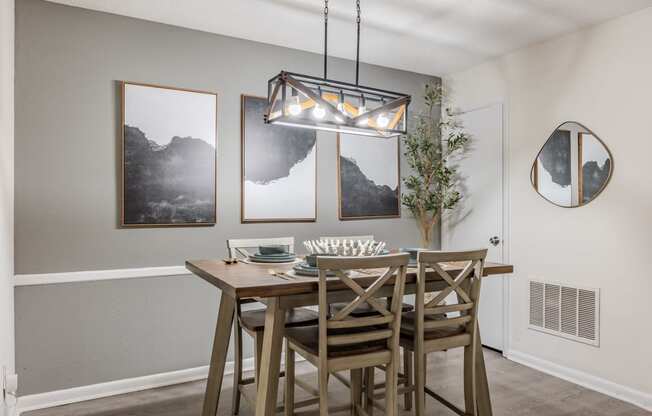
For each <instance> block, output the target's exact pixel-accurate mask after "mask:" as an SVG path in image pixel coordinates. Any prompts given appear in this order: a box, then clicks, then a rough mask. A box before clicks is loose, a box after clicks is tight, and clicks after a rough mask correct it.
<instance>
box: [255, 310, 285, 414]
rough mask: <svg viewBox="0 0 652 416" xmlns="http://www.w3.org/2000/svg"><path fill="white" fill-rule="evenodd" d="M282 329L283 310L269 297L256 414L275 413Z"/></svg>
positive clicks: (283, 323)
mask: <svg viewBox="0 0 652 416" xmlns="http://www.w3.org/2000/svg"><path fill="white" fill-rule="evenodd" d="M284 329H285V310H284V309H281V307H280V305H279V300H278V299H277V298H271V299H269V301H268V302H267V311H266V312H265V335H264V336H263V351H262V354H261V359H260V374H259V377H258V392H257V394H256V416H273V415H274V414H276V401H277V397H278V385H279V372H280V367H281V349H282V346H283V331H284Z"/></svg>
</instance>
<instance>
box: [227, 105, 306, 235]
mask: <svg viewBox="0 0 652 416" xmlns="http://www.w3.org/2000/svg"><path fill="white" fill-rule="evenodd" d="M266 106H267V99H266V98H263V97H254V96H249V95H242V97H241V123H242V128H241V156H242V164H241V210H240V212H241V222H242V223H255V222H313V221H316V219H317V133H316V132H315V131H314V130H308V129H300V128H293V127H287V126H282V125H270V124H265V122H264V121H263V114H264V113H265V109H266Z"/></svg>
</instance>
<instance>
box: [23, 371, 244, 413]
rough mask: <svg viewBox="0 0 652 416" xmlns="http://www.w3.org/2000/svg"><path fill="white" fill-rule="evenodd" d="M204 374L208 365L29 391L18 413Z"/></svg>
mask: <svg viewBox="0 0 652 416" xmlns="http://www.w3.org/2000/svg"><path fill="white" fill-rule="evenodd" d="M242 367H243V371H250V370H253V369H254V359H253V358H247V359H245V360H243V362H242ZM233 368H234V363H233V361H229V362H227V363H226V367H225V368H224V375H225V376H227V375H229V374H233ZM207 377H208V366H202V367H195V368H189V369H185V370H178V371H171V372H168V373H160V374H152V375H148V376H142V377H134V378H128V379H124V380H116V381H109V382H107V383H99V384H92V385H89V386H81V387H73V388H70V389H65V390H57V391H51V392H47V393H40V394H30V395H27V396H22V397H19V398H18V406H17V409H18V415H20V414H21V413H23V412H29V411H32V410H37V409H46V408H50V407H55V406H62V405H65V404H71V403H77V402H83V401H86V400H93V399H100V398H103V397H109V396H117V395H119V394H125V393H133V392H137V391H142V390H148V389H154V388H157V387H165V386H171V385H174V384H181V383H188V382H191V381H197V380H203V379H205V378H207Z"/></svg>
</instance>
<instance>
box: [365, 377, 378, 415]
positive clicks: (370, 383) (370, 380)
mask: <svg viewBox="0 0 652 416" xmlns="http://www.w3.org/2000/svg"><path fill="white" fill-rule="evenodd" d="M374 372H375V368H374V367H367V368H366V369H365V384H366V387H365V393H366V394H365V395H366V400H365V408H364V409H365V411H366V412H367V414H368V415H369V416H373V413H374V384H375V383H376V381H375V377H374V375H375V374H374Z"/></svg>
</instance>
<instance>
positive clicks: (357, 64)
mask: <svg viewBox="0 0 652 416" xmlns="http://www.w3.org/2000/svg"><path fill="white" fill-rule="evenodd" d="M355 8H356V12H357V14H358V16H357V18H356V19H355V23H356V25H357V27H358V28H357V31H358V42H357V47H356V52H355V85H359V84H358V81H359V79H360V0H356V1H355Z"/></svg>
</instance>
